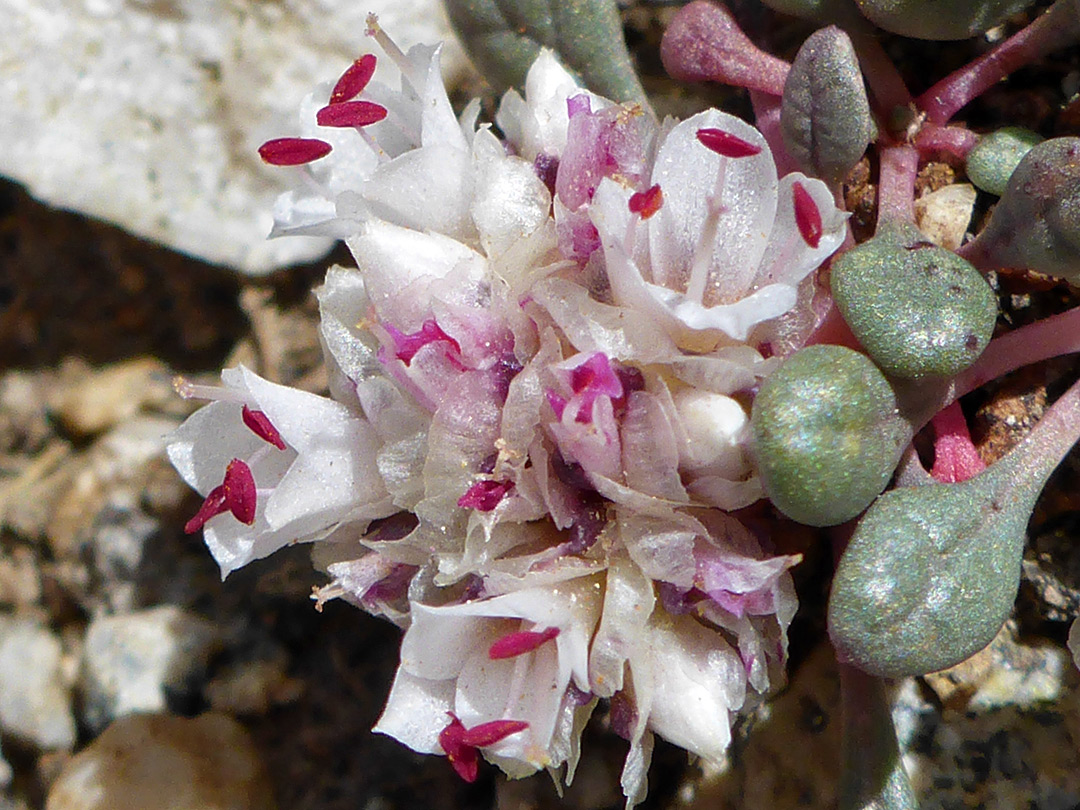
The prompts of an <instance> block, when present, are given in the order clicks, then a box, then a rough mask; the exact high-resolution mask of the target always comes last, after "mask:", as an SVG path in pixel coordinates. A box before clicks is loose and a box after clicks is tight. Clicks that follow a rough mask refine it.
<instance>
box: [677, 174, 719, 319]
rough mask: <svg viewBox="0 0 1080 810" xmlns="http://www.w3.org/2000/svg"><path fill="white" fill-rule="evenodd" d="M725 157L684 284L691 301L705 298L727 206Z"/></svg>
mask: <svg viewBox="0 0 1080 810" xmlns="http://www.w3.org/2000/svg"><path fill="white" fill-rule="evenodd" d="M727 164H728V159H727V158H723V157H722V158H720V168H719V170H718V171H717V173H716V187H715V188H714V189H713V193H712V195H711V196H710V197H709V199H708V200H707V202H706V206H707V208H708V213H706V215H705V227H704V228H702V229H701V241H699V242H698V244H697V249H696V250H695V251H694V263H693V264H692V265H691V267H690V281H689V283H688V284H687V285H686V297H687V298H689V299H690V300H692V301H700V302H702V303H704V300H705V284H706V282H707V281H708V280H709V271H710V270H711V269H712V259H713V251H714V250H715V249H716V237H717V235H718V234H719V233H720V215H721V214H723V213H724V212H725V211H726V210H727V208H726V207H725V205H724V178H725V177H726V175H727Z"/></svg>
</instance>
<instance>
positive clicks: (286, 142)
mask: <svg viewBox="0 0 1080 810" xmlns="http://www.w3.org/2000/svg"><path fill="white" fill-rule="evenodd" d="M333 148H334V147H332V146H331V145H330V144H328V143H327V142H326V141H320V140H319V139H318V138H275V139H274V140H272V141H267V142H266V143H264V144H263V145H262V146H260V147H259V157H261V158H262V159H263V161H265V162H266V163H269V164H270V165H271V166H300V165H302V164H304V163H311V161H313V160H318V159H319V158H324V157H326V156H327V155H329V154H330V152H331V151H333Z"/></svg>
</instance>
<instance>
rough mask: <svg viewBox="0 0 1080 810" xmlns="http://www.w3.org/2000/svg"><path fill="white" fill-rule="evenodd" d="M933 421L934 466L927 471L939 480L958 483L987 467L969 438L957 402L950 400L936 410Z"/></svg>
mask: <svg viewBox="0 0 1080 810" xmlns="http://www.w3.org/2000/svg"><path fill="white" fill-rule="evenodd" d="M932 424H933V426H934V434H935V436H936V439H935V441H934V467H933V469H932V470H930V475H932V476H933V477H934V478H935V479H936V480H938V481H941V482H942V483H945V484H957V483H959V482H961V481H966V480H967V479H969V478H971V477H973V476H975V475H978V474H979V473H981V472H982V471H983V470H985V469H986V464H984V463H983V460H982V458H980V457H979V451H978V450H976V449H975V445H974V444H973V443H972V441H971V434H970V433H969V432H968V426H967V421H966V420H965V419H964V412H963V411H962V410H961V409H960V403H959V402H954V403H952V404H951V405H950V406H949V407H947V408H945V409H944V410H943V411H941V412H940V413H938V415H937V416H935V417H934V419H933V422H932Z"/></svg>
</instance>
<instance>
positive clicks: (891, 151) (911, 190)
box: [877, 145, 919, 229]
mask: <svg viewBox="0 0 1080 810" xmlns="http://www.w3.org/2000/svg"><path fill="white" fill-rule="evenodd" d="M918 171H919V153H918V152H916V151H915V149H914V147H911V146H906V145H904V146H888V147H886V148H884V149H882V150H881V169H880V173H879V177H878V215H877V222H878V224H877V227H878V229H880V228H881V225H882V223H885V222H914V221H915V175H916V174H917V173H918Z"/></svg>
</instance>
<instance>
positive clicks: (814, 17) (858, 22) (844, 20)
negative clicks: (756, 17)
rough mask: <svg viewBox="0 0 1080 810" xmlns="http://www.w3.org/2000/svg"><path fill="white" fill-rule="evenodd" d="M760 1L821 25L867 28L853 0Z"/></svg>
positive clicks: (851, 28)
mask: <svg viewBox="0 0 1080 810" xmlns="http://www.w3.org/2000/svg"><path fill="white" fill-rule="evenodd" d="M761 2H762V3H763V4H764V5H766V6H768V7H769V8H771V9H773V10H774V11H779V12H782V13H784V14H790V15H792V16H793V17H801V18H802V19H804V20H811V21H812V22H816V23H821V24H822V25H839V26H840V27H841V28H844V29H846V30H848V31H860V30H864V29H868V28H869V26H868V25H867V24H866V19H865V18H864V17H863V16H862V14H860V13H859V8H858V6H856V5H855V0H761Z"/></svg>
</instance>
